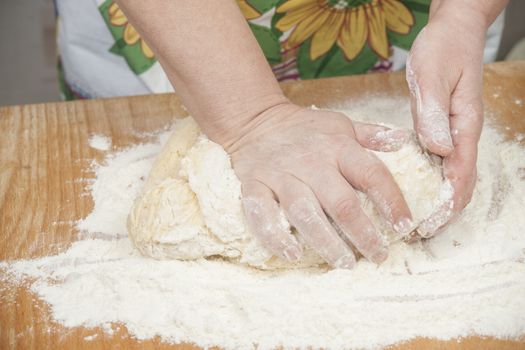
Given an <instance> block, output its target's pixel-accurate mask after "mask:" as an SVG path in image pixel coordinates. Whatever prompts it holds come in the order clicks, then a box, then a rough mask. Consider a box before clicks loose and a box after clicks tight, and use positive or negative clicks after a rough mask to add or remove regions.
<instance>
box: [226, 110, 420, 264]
mask: <svg viewBox="0 0 525 350" xmlns="http://www.w3.org/2000/svg"><path fill="white" fill-rule="evenodd" d="M405 138H406V135H405V134H404V133H403V132H402V131H390V130H389V129H387V128H385V127H381V126H375V125H370V124H359V123H352V121H351V120H350V119H349V118H347V117H346V116H344V115H343V114H340V113H335V112H329V111H323V110H311V109H305V108H301V107H298V106H295V105H293V104H290V103H285V104H279V105H277V106H275V107H273V108H270V109H269V110H267V111H265V112H264V113H263V114H261V115H259V116H258V117H257V118H256V119H255V120H254V121H253V123H252V124H251V128H250V130H249V131H248V132H246V133H243V134H242V136H241V137H240V138H238V139H237V140H235V141H234V142H227V144H229V146H227V151H228V152H229V153H230V155H231V158H232V163H233V167H234V169H235V172H236V174H237V176H238V177H239V179H240V180H241V183H242V191H243V204H244V209H245V214H246V218H247V221H248V224H249V227H250V229H251V231H252V232H253V233H254V234H255V235H256V236H257V237H258V238H259V240H260V241H261V242H262V243H263V245H265V246H266V247H267V248H268V249H269V250H270V251H272V252H273V253H274V254H275V255H277V256H280V257H282V258H285V259H288V260H290V261H294V260H297V259H299V258H300V256H301V245H300V244H299V243H298V242H297V240H296V239H295V237H294V236H292V235H290V234H289V233H287V232H286V230H285V226H284V225H282V224H281V222H282V218H281V214H280V211H279V205H278V204H277V203H279V204H280V207H281V208H282V209H283V211H284V213H285V215H286V217H287V219H288V221H289V222H290V223H291V224H292V225H293V226H294V227H295V228H296V229H297V231H298V233H299V235H300V237H301V238H302V240H303V241H304V242H305V243H306V244H308V246H310V247H311V248H312V249H314V250H315V251H316V252H317V253H318V254H319V255H320V256H321V257H322V258H323V259H324V260H326V261H327V262H328V263H329V264H330V265H332V266H333V267H342V268H350V267H352V266H353V265H354V264H355V261H356V259H355V256H354V253H353V252H352V249H351V248H350V244H351V245H353V246H354V247H355V248H356V249H357V250H358V251H359V252H360V253H361V254H363V255H364V256H365V257H366V258H368V259H369V260H371V261H373V262H376V263H380V262H382V261H384V260H385V259H386V258H387V255H388V249H387V242H386V241H385V239H384V238H383V237H382V235H381V234H380V233H379V232H377V231H376V229H375V228H374V226H373V224H372V223H371V222H370V220H369V218H368V217H367V216H366V215H365V213H364V212H363V210H362V208H361V205H360V201H359V198H358V197H357V194H356V190H359V191H363V192H365V193H366V194H367V195H368V196H369V198H370V199H371V200H372V201H373V202H374V204H375V205H376V207H377V208H378V209H379V210H380V211H381V212H382V214H383V215H384V217H385V218H386V219H387V220H388V221H389V222H390V223H391V225H392V227H393V228H394V229H395V230H396V231H397V232H398V233H399V234H400V235H405V234H408V233H409V232H410V230H411V229H413V227H411V215H410V211H409V209H408V207H407V204H406V202H405V200H404V198H403V196H402V194H401V191H400V189H399V187H398V186H397V184H396V183H395V181H394V179H393V177H392V175H391V174H390V172H389V171H388V170H387V168H386V167H385V165H384V164H383V163H382V162H381V161H380V160H379V159H377V158H376V157H375V156H374V155H373V154H372V153H371V152H368V151H367V150H366V149H365V148H364V147H367V148H370V149H374V150H382V151H389V150H394V149H397V148H399V147H400V146H401V145H402V143H403V142H404V141H405ZM328 218H331V219H332V220H333V222H334V223H335V224H336V225H337V227H339V228H340V230H341V231H342V233H343V236H344V238H341V237H340V236H339V235H338V234H337V232H336V229H335V228H334V227H333V226H332V224H331V222H330V221H329V219H328Z"/></svg>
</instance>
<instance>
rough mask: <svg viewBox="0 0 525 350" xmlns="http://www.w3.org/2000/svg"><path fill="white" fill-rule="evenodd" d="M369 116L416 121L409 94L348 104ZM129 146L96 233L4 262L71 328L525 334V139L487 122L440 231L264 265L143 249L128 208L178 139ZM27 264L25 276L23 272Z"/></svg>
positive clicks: (336, 343) (393, 335)
mask: <svg viewBox="0 0 525 350" xmlns="http://www.w3.org/2000/svg"><path fill="white" fill-rule="evenodd" d="M344 110H345V111H346V113H347V114H349V115H350V116H352V118H354V119H358V120H381V116H384V115H388V116H389V120H388V122H389V123H391V124H397V125H400V126H401V127H408V126H410V123H411V120H410V114H409V110H408V107H407V103H406V101H393V100H389V99H376V100H373V101H366V103H363V104H354V105H353V106H352V109H351V110H349V109H344ZM168 135H169V132H166V133H164V134H162V135H161V136H160V141H159V142H158V143H150V144H142V145H137V146H134V147H133V148H130V149H127V150H124V151H121V152H119V153H115V154H113V155H111V156H109V157H108V158H107V159H106V162H105V163H104V164H101V165H96V166H95V169H94V170H95V173H96V178H95V180H94V182H93V183H91V184H90V186H89V189H90V191H91V195H92V196H93V200H94V203H95V205H94V209H93V212H92V213H91V214H90V215H89V216H88V217H87V218H86V219H84V220H82V221H81V222H80V223H79V224H78V228H79V229H80V230H82V231H84V232H85V234H84V239H83V240H80V241H77V242H75V243H73V244H72V245H71V247H70V248H69V249H68V250H67V251H65V252H63V253H62V254H59V255H56V256H49V257H43V258H40V259H35V260H22V261H16V262H11V263H2V264H0V271H1V269H5V270H7V271H9V273H8V274H6V276H11V277H10V280H11V282H12V283H21V282H22V281H24V280H25V278H26V277H27V278H30V279H31V281H33V282H32V285H31V289H32V290H33V291H34V292H35V293H36V294H37V295H38V296H39V297H40V298H41V299H43V300H44V301H45V302H47V303H48V304H49V305H50V308H51V311H52V316H53V318H54V319H55V320H57V321H58V322H60V323H61V324H63V325H65V326H67V327H77V326H84V327H103V329H104V330H105V332H106V333H110V334H111V333H112V332H113V328H111V326H110V325H111V323H117V324H122V325H124V326H125V327H126V328H127V329H128V331H129V332H130V334H132V335H133V336H134V337H136V338H138V339H149V338H152V337H155V336H160V337H161V338H162V339H163V340H164V341H166V342H173V343H179V342H188V343H194V344H196V345H199V346H202V347H208V346H212V345H218V346H220V347H222V348H225V349H246V348H254V347H255V346H257V348H258V349H270V348H275V347H279V346H281V347H283V348H286V349H288V348H321V347H322V348H326V349H342V348H377V347H380V346H385V345H388V344H393V343H396V342H400V341H404V340H408V339H410V338H413V337H418V336H419V337H432V338H437V339H450V338H453V337H459V336H467V335H472V334H478V335H486V336H494V337H502V338H507V337H517V336H520V335H523V334H525V297H524V295H525V262H524V261H525V215H523V209H524V208H525V177H523V176H519V174H521V173H523V169H525V149H524V148H523V147H520V146H519V145H518V144H517V143H505V142H503V141H502V139H501V136H499V135H498V134H497V132H496V131H495V130H494V129H492V128H490V126H486V127H485V129H484V132H483V135H482V139H481V142H480V152H479V161H478V170H479V180H478V184H477V187H476V191H475V193H474V197H473V200H472V203H471V204H470V205H469V206H468V207H467V209H466V210H465V211H464V212H463V214H462V215H461V216H460V217H459V218H457V219H456V220H455V221H454V223H452V224H451V225H449V226H448V228H447V229H446V230H444V231H443V232H442V233H441V234H440V235H438V236H436V237H435V238H433V239H430V240H426V241H423V242H419V243H416V244H412V245H407V244H405V243H397V244H394V245H392V246H391V248H390V257H389V259H388V260H387V261H386V262H385V263H384V264H382V265H381V266H379V267H378V266H376V265H374V264H371V263H369V262H367V261H365V260H360V261H359V262H358V263H357V266H356V267H355V268H354V269H353V270H327V269H323V268H311V269H300V270H291V271H261V270H257V269H253V268H250V267H245V266H239V265H234V264H231V263H228V262H225V261H222V260H215V261H214V260H209V261H208V260H196V261H177V260H154V259H147V258H144V257H143V256H142V255H141V254H140V253H139V252H138V251H137V250H136V249H134V248H133V245H132V244H131V242H130V240H129V239H128V237H127V232H126V225H125V223H126V217H127V215H128V212H129V210H130V208H131V206H132V202H133V199H134V197H135V196H136V195H137V194H138V193H139V191H140V189H141V186H142V185H143V182H144V181H143V179H144V177H145V176H146V175H147V174H148V172H149V169H150V168H151V166H152V162H153V158H154V157H155V155H156V154H157V153H158V152H159V151H160V149H161V147H162V144H163V143H164V142H166V139H167V137H168ZM13 276H14V277H13Z"/></svg>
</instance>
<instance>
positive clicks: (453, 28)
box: [406, 1, 504, 237]
mask: <svg viewBox="0 0 525 350" xmlns="http://www.w3.org/2000/svg"><path fill="white" fill-rule="evenodd" d="M466 2H467V3H468V1H466ZM479 3H481V2H479ZM494 3H497V1H494ZM432 5H433V6H432V8H431V14H430V20H429V23H428V25H427V26H426V27H425V28H424V29H423V30H422V31H421V32H420V33H419V35H418V37H417V38H416V40H415V41H414V44H413V46H412V49H411V51H410V54H409V57H408V59H407V70H406V76H407V82H408V85H409V88H410V93H411V107H412V116H413V119H414V128H415V130H416V133H417V135H418V138H419V141H420V143H421V145H422V147H424V148H426V149H427V150H428V151H429V152H431V153H433V154H436V155H439V156H441V157H443V174H444V177H445V179H446V180H447V181H446V186H445V187H444V188H443V191H444V193H443V195H444V196H448V197H446V198H447V200H445V201H444V202H443V204H442V205H440V207H439V208H436V210H435V212H434V213H433V214H432V215H431V216H430V217H429V218H428V219H427V220H425V221H424V222H423V223H422V224H421V226H420V227H419V230H418V231H419V233H420V235H422V236H423V237H430V236H432V235H434V233H436V231H437V230H438V229H439V228H441V227H442V226H443V225H445V224H446V223H447V222H449V221H450V219H451V218H452V217H453V216H454V215H455V214H457V213H458V212H460V211H461V210H462V209H463V208H464V207H465V206H466V205H467V204H468V203H469V202H470V199H471V197H472V192H473V190H474V185H475V183H476V159H477V144H478V141H479V137H480V134H481V128H482V125H483V102H482V65H483V50H484V47H485V34H486V31H487V28H488V26H489V25H490V23H491V22H492V20H493V19H492V20H491V19H489V18H488V16H487V14H486V13H485V12H483V11H481V10H480V9H478V8H476V6H474V5H472V4H468V6H466V7H465V5H467V4H465V1H463V8H462V6H461V5H462V4H461V2H460V1H454V6H451V2H448V1H435V2H433V4H432ZM480 6H481V5H480ZM500 7H501V8H503V7H504V4H503V5H501V6H500ZM500 11H501V9H500ZM498 13H499V12H498ZM496 16H497V13H496ZM493 17H494V18H495V16H493Z"/></svg>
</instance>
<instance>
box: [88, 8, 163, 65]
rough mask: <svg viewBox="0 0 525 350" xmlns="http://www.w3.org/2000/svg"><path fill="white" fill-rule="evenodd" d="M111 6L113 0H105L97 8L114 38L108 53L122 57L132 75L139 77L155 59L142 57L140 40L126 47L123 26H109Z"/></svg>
mask: <svg viewBox="0 0 525 350" xmlns="http://www.w3.org/2000/svg"><path fill="white" fill-rule="evenodd" d="M112 4H113V0H106V1H104V2H103V3H102V4H101V5H100V6H99V8H98V9H99V11H100V13H101V15H102V18H103V19H104V22H105V23H106V25H107V26H108V29H109V31H110V32H111V35H112V36H113V38H115V44H113V46H112V47H111V48H110V49H109V51H110V52H112V53H114V54H117V55H120V56H122V57H124V59H125V60H126V62H127V64H128V66H129V68H130V69H131V70H132V71H133V73H135V74H137V75H139V74H142V73H144V72H145V71H147V70H148V69H149V68H151V66H153V65H154V64H155V62H157V60H156V59H155V57H153V58H148V57H146V56H144V53H143V52H142V49H141V47H140V40H139V41H137V42H136V43H135V44H133V45H128V44H127V43H126V42H125V41H124V39H123V35H124V28H125V26H124V25H122V26H115V25H113V24H111V22H110V19H109V12H108V9H109V7H110V6H111V5H112Z"/></svg>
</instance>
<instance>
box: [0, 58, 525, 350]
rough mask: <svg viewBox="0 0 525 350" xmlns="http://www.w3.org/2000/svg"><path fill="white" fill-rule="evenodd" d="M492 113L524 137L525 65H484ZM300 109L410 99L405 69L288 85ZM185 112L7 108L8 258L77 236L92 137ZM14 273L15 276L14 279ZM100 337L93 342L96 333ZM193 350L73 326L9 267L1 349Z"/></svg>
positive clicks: (438, 345)
mask: <svg viewBox="0 0 525 350" xmlns="http://www.w3.org/2000/svg"><path fill="white" fill-rule="evenodd" d="M484 78H485V80H484V98H485V105H486V111H487V113H486V114H487V117H488V118H489V120H490V122H491V123H492V124H494V125H496V126H497V127H498V128H500V129H501V130H502V131H503V132H504V133H505V134H506V135H507V136H508V137H514V136H515V135H516V134H517V133H525V61H521V62H507V63H497V64H491V65H488V66H486V67H485V72H484ZM283 89H284V91H285V93H286V94H287V95H288V96H289V97H290V98H291V99H292V100H293V101H295V102H296V103H299V104H302V105H311V104H315V105H317V106H320V107H327V106H334V105H335V106H338V105H339V106H340V105H342V104H345V103H348V101H352V100H358V99H362V98H363V97H370V96H376V95H385V96H398V97H399V98H406V96H407V93H408V92H407V89H406V84H405V82H404V77H403V74H402V73H394V74H371V75H365V76H355V77H345V78H333V79H321V80H315V81H302V82H297V83H290V84H283ZM184 115H186V112H185V110H184V108H183V107H182V106H181V104H180V101H179V99H178V98H177V97H176V96H175V95H174V94H163V95H150V96H135V97H125V98H116V99H102V100H90V101H75V102H63V103H48V104H38V105H23V106H13V107H6V108H1V109H0V131H1V136H0V260H8V261H10V260H15V259H25V258H36V257H41V256H46V255H54V254H57V253H59V252H62V251H64V250H65V249H67V247H68V246H69V245H70V244H71V242H73V241H75V240H76V239H77V232H76V231H75V229H74V227H73V222H74V221H75V220H79V219H81V218H83V217H85V216H86V215H87V214H88V213H89V212H90V211H91V210H92V207H93V202H92V199H91V198H90V197H89V196H83V195H82V193H84V191H85V185H86V183H85V182H82V181H79V179H83V178H92V177H93V174H92V173H91V172H90V170H89V169H90V164H91V162H92V160H93V159H95V160H100V159H102V157H103V152H99V151H97V150H94V149H92V148H90V147H89V145H88V139H89V137H90V135H92V134H102V135H107V136H109V137H111V139H112V140H113V144H114V145H115V146H116V147H117V148H124V147H127V146H130V145H131V144H134V143H137V142H139V141H144V140H145V139H147V137H148V136H147V135H145V133H148V132H154V131H157V130H159V129H162V128H164V127H166V126H168V125H169V124H170V123H171V122H172V120H173V118H177V117H181V116H184ZM6 277H7V278H6ZM94 333H96V334H98V336H97V337H96V338H95V339H94V340H92V341H85V340H84V337H85V336H87V335H92V334H94ZM120 348H122V349H173V348H177V349H194V347H192V346H191V345H170V344H165V343H162V342H161V341H160V340H159V339H152V340H148V341H140V342H139V341H137V340H135V339H133V338H131V337H130V336H129V334H128V333H127V331H126V329H125V327H123V326H120V328H119V330H118V331H116V332H115V333H114V334H113V335H108V334H105V333H104V332H103V331H102V330H101V329H97V330H95V331H93V330H86V329H84V328H82V327H77V328H72V329H68V328H64V327H62V326H60V325H59V324H57V323H56V322H54V321H53V320H52V319H51V318H50V312H49V309H48V307H47V305H45V304H44V303H43V302H41V301H39V300H38V298H37V297H36V296H35V295H33V294H32V293H31V292H29V290H28V286H27V285H23V286H19V285H14V284H12V283H10V282H9V278H8V276H6V272H5V271H3V270H0V349H120ZM391 348H392V349H444V348H446V349H480V348H482V349H496V348H497V349H518V348H522V349H523V348H525V337H524V338H522V339H521V340H498V339H492V338H480V337H468V338H463V339H459V340H451V341H438V340H435V339H423V338H418V339H414V340H412V341H409V342H406V343H402V344H397V345H395V346H393V347H391Z"/></svg>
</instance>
